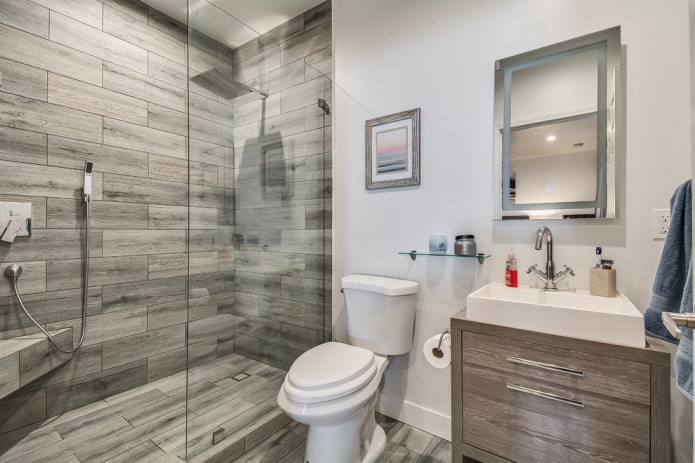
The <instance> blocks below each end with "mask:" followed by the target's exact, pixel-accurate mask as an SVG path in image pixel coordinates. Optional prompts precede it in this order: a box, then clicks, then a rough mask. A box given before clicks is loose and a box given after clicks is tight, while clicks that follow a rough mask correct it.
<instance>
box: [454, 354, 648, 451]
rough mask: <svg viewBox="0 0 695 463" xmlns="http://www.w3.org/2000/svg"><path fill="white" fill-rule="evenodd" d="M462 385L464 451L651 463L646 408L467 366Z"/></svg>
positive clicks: (579, 390) (477, 366)
mask: <svg viewBox="0 0 695 463" xmlns="http://www.w3.org/2000/svg"><path fill="white" fill-rule="evenodd" d="M462 385H463V387H462V405H463V426H462V435H461V436H460V437H461V439H462V442H466V443H467V444H468V445H470V446H473V447H476V448H478V449H481V450H484V451H486V452H489V453H491V454H494V455H498V456H500V457H503V458H506V459H508V460H510V461H514V462H519V463H523V462H528V463H542V462H563V463H571V462H581V463H587V462H607V461H610V462H613V463H617V462H626V463H627V462H630V463H638V462H648V461H650V447H649V445H650V439H649V436H650V407H649V405H648V404H644V403H637V402H631V401H621V400H618V399H614V398H612V397H608V396H606V395H602V394H597V393H595V392H592V391H588V390H581V389H576V388H572V387H567V386H562V385H558V384H557V382H555V383H553V382H547V381H542V380H539V379H533V378H528V377H522V376H520V375H518V374H516V373H512V372H509V371H499V370H497V369H494V368H490V367H485V366H480V365H471V364H465V363H464V365H463V369H462ZM537 393H540V394H552V395H553V396H556V397H554V398H550V397H548V396H539V395H536V394H537ZM563 399H568V400H563Z"/></svg>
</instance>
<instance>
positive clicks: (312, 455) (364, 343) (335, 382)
mask: <svg viewBox="0 0 695 463" xmlns="http://www.w3.org/2000/svg"><path fill="white" fill-rule="evenodd" d="M341 283H342V284H341V286H342V291H343V293H344V294H345V311H346V314H347V333H348V340H349V343H350V344H344V343H340V342H327V343H324V344H321V345H318V346H316V347H314V348H312V349H309V350H308V351H306V352H304V353H303V354H302V355H300V356H299V357H298V358H297V360H295V362H294V363H293V364H292V366H291V367H290V369H289V371H288V372H287V375H286V376H285V380H284V382H283V384H282V387H281V388H280V392H278V405H279V406H280V408H281V409H282V410H283V411H284V412H285V413H286V414H287V415H288V416H289V417H291V418H292V419H294V420H295V421H298V422H300V423H304V424H306V425H308V426H309V432H308V435H307V442H306V458H305V461H306V462H307V463H358V462H359V463H370V462H373V461H375V459H376V457H377V456H378V455H379V454H380V453H381V451H382V450H383V449H384V447H385V446H386V434H385V433H384V430H383V429H382V428H381V427H380V426H378V425H377V424H376V421H375V416H374V413H375V409H376V404H377V400H378V394H379V383H380V382H381V378H382V377H383V375H384V370H386V367H387V366H388V363H389V360H388V357H387V356H389V355H401V354H406V353H408V352H409V351H410V349H411V347H412V344H413V325H414V323H415V307H416V302H417V292H418V289H419V285H418V283H417V282H414V281H407V280H400V279H396V278H386V277H380V276H373V275H347V276H345V277H343V279H342V280H341Z"/></svg>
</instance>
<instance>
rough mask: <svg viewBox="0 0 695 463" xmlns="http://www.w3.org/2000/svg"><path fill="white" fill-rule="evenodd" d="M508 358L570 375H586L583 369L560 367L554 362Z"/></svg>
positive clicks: (513, 361) (508, 358)
mask: <svg viewBox="0 0 695 463" xmlns="http://www.w3.org/2000/svg"><path fill="white" fill-rule="evenodd" d="M507 360H508V361H509V362H512V363H519V364H521V365H528V366H531V367H538V368H543V369H544V370H550V371H556V372H558V373H567V374H568V375H574V376H584V372H583V371H581V370H573V369H572V368H565V367H560V366H557V365H553V364H552V363H543V362H536V361H533V360H526V359H522V358H519V357H507Z"/></svg>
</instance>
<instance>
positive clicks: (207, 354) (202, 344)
mask: <svg viewBox="0 0 695 463" xmlns="http://www.w3.org/2000/svg"><path fill="white" fill-rule="evenodd" d="M216 358H217V339H216V338H209V339H205V340H203V341H198V342H195V343H190V342H189V344H188V368H193V367H196V366H198V365H204V364H206V363H208V362H211V361H213V360H215V359H216ZM181 443H182V444H183V441H182V442H181Z"/></svg>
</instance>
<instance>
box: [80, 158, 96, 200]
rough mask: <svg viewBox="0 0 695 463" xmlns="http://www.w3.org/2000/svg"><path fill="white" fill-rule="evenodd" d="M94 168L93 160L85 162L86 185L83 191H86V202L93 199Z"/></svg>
mask: <svg viewBox="0 0 695 463" xmlns="http://www.w3.org/2000/svg"><path fill="white" fill-rule="evenodd" d="M93 168H94V163H93V162H92V161H85V162H84V185H83V187H82V191H83V192H84V202H86V203H88V202H90V201H91V200H92V169H93Z"/></svg>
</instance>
